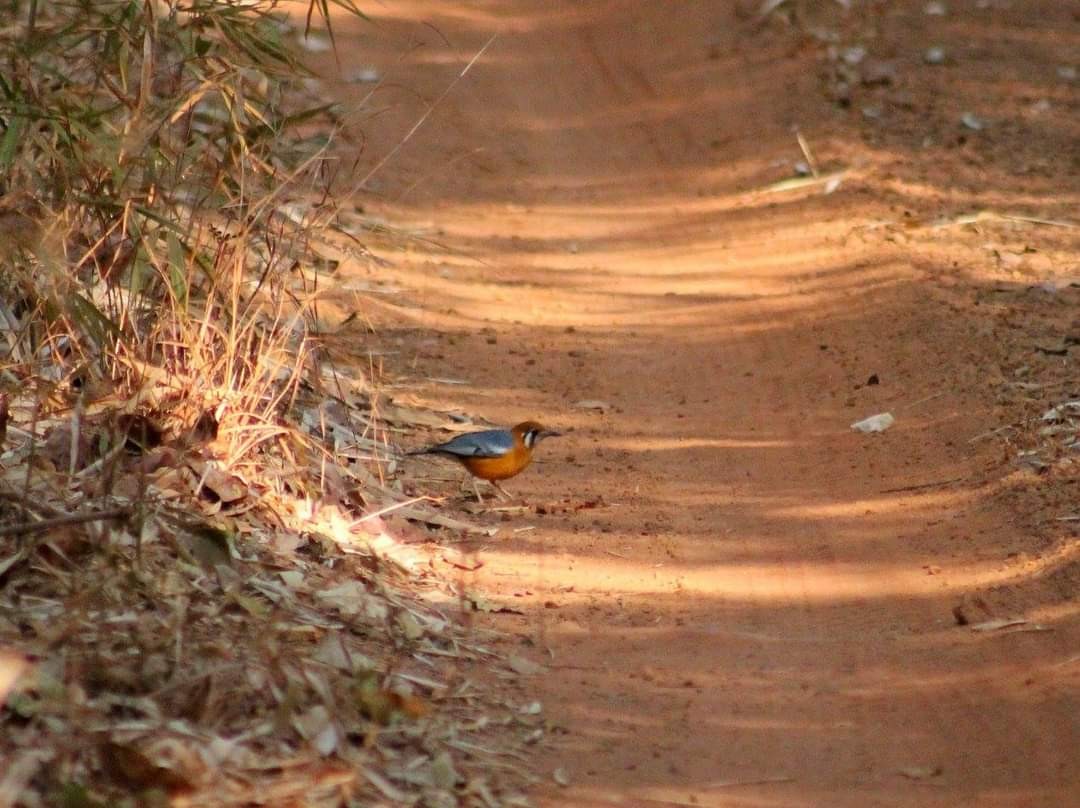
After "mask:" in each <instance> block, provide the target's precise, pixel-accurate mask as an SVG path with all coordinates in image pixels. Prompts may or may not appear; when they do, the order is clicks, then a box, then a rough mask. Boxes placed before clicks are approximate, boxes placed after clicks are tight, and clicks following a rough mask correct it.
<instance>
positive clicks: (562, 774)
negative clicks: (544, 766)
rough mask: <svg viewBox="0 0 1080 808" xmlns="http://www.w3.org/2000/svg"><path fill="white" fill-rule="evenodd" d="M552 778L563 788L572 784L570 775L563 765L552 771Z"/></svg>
mask: <svg viewBox="0 0 1080 808" xmlns="http://www.w3.org/2000/svg"><path fill="white" fill-rule="evenodd" d="M551 779H552V780H554V781H555V782H556V783H558V784H559V785H560V786H562V787H563V788H566V787H567V786H568V785H570V775H569V774H568V773H567V771H566V769H564V768H563V767H562V766H560V767H559V768H557V769H556V770H555V771H553V772H552V773H551Z"/></svg>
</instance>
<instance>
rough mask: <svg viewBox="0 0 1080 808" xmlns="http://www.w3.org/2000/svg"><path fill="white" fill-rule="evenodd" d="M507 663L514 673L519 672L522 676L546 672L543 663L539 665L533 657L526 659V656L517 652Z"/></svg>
mask: <svg viewBox="0 0 1080 808" xmlns="http://www.w3.org/2000/svg"><path fill="white" fill-rule="evenodd" d="M506 663H507V664H508V665H509V666H510V669H511V670H512V671H514V673H519V674H521V675H522V676H533V675H535V674H537V673H543V672H544V666H543V665H538V664H537V663H535V662H533V661H532V660H531V659H526V658H525V657H522V656H517V655H516V654H515V655H514V656H511V657H510V658H509V659H508V660H507V661H506Z"/></svg>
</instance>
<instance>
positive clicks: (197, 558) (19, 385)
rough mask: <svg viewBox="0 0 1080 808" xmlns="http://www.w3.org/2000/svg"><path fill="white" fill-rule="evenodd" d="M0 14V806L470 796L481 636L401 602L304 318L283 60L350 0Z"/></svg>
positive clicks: (380, 451)
mask: <svg viewBox="0 0 1080 808" xmlns="http://www.w3.org/2000/svg"><path fill="white" fill-rule="evenodd" d="M0 5H2V7H3V14H2V19H3V21H4V22H3V25H2V27H0V60H2V65H3V66H2V68H0V261H2V267H0V804H3V805H16V806H38V805H65V806H72V807H73V808H74V807H77V806H96V805H122V804H131V805H134V804H140V805H144V804H145V805H151V804H152V805H159V804H168V803H169V802H171V801H175V800H177V799H183V800H186V801H187V802H188V804H193V805H211V804H213V805H227V804H240V803H243V804H252V803H259V804H286V803H292V802H296V803H297V804H299V803H301V802H302V803H303V804H306V805H317V804H327V805H338V804H365V805H369V804H372V803H373V800H375V801H377V800H382V801H388V802H410V803H415V802H417V801H418V800H421V799H422V800H424V801H425V804H429V805H456V804H459V803H461V804H494V803H495V802H496V801H497V796H496V791H497V788H496V786H495V785H494V784H493V782H492V781H491V780H490V778H486V777H485V776H482V775H479V774H477V775H470V774H469V772H470V767H473V768H476V769H477V770H479V769H480V768H484V769H486V770H488V771H491V770H493V769H494V766H493V765H492V764H491V763H490V762H488V763H485V764H484V766H482V767H481V766H480V764H479V763H478V762H477V761H485V760H486V759H487V757H486V756H488V750H487V749H486V747H485V746H484V739H483V736H484V733H485V732H486V731H489V726H493V725H494V724H495V723H496V722H493V721H490V720H489V718H487V717H483V718H481V717H478V716H477V715H474V713H475V712H476V711H477V709H478V708H477V707H476V705H477V704H478V703H479V702H480V701H482V700H480V699H479V698H478V692H477V686H476V685H475V684H474V683H473V682H472V681H471V679H470V678H469V674H468V667H467V662H468V661H469V660H473V659H477V658H485V657H486V656H487V652H486V651H485V649H484V648H482V647H480V646H479V645H476V644H475V643H476V640H475V638H472V639H470V638H466V637H465V636H464V635H463V634H462V633H461V630H460V629H459V628H458V627H456V626H455V624H454V623H453V622H452V621H450V620H449V619H447V618H446V617H445V616H442V615H440V614H438V613H436V611H434V610H433V609H432V608H431V607H429V606H421V605H419V601H418V600H416V598H415V597H414V596H413V595H411V594H409V593H410V592H415V590H416V588H417V586H418V579H417V576H416V575H415V572H414V571H413V570H412V569H411V566H410V560H409V559H408V558H406V557H403V556H402V557H391V555H392V554H391V552H390V550H389V549H388V548H392V547H393V546H394V543H393V542H392V540H390V538H389V537H388V536H386V534H385V533H384V531H383V527H382V523H381V521H380V518H379V514H380V512H381V511H382V510H385V509H386V508H387V507H391V508H392V507H394V506H395V505H400V504H401V503H402V501H403V499H404V497H403V496H402V495H401V494H400V493H398V492H397V491H395V490H394V489H392V487H390V486H388V485H387V484H386V482H385V479H384V476H383V471H384V470H385V467H386V464H387V462H388V459H389V457H390V454H389V452H388V449H387V442H386V438H385V431H384V430H383V428H382V427H381V426H380V422H379V420H378V419H377V418H376V410H377V398H378V393H377V387H376V385H375V384H374V380H373V379H371V378H368V377H367V376H366V375H363V374H358V373H357V372H356V371H355V370H350V369H345V368H340V367H337V366H335V364H334V363H333V362H332V361H331V360H330V357H329V355H328V353H327V352H326V351H325V350H324V347H323V346H322V345H321V343H320V334H319V333H318V331H317V328H316V325H317V323H318V316H317V315H318V309H317V299H318V291H319V284H320V281H321V279H322V278H324V276H325V274H326V273H328V272H329V271H331V270H332V268H333V266H332V261H331V260H330V259H328V258H327V257H326V255H327V250H326V249H325V245H323V246H322V247H320V246H319V244H318V241H319V239H320V235H319V232H320V230H321V229H322V228H323V227H325V226H326V225H327V224H329V223H330V222H331V221H332V219H333V217H334V214H335V211H336V203H335V201H334V200H333V199H332V197H331V195H330V193H329V191H328V190H327V189H328V188H329V187H330V186H331V183H332V180H333V178H334V177H333V167H334V166H335V165H336V163H334V162H333V161H332V160H330V159H329V151H328V147H329V146H330V145H331V143H332V141H333V137H332V135H328V134H327V133H328V132H330V133H332V132H334V127H335V122H336V120H337V117H336V116H337V110H336V109H335V108H334V107H333V105H331V104H328V103H326V102H324V101H322V100H320V98H319V97H318V95H317V92H315V91H314V90H313V89H312V87H313V86H314V85H313V84H312V83H311V82H309V81H308V80H307V74H306V72H305V70H304V69H303V67H302V65H301V63H300V62H299V61H298V59H297V57H296V56H295V53H296V50H295V46H296V44H297V42H298V40H299V39H300V38H301V37H302V36H304V34H305V28H306V27H321V28H322V30H323V31H325V32H326V33H327V34H328V35H329V40H330V41H331V42H333V28H332V21H333V20H334V19H339V18H340V16H338V17H335V15H342V14H352V15H357V16H362V13H361V11H360V9H359V8H357V7H356V6H355V5H353V3H352V2H351V0H311V2H310V4H309V5H308V7H307V9H306V12H307V13H306V20H305V19H304V18H303V15H295V16H294V17H293V18H291V20H290V19H287V18H286V17H285V16H284V15H282V14H281V13H280V11H281V7H280V6H279V4H278V3H277V2H272V0H247V1H246V2H242V1H240V0H191V1H190V2H184V3H175V2H166V0H100V1H96V2H77V1H76V0H72V1H71V2H50V3H41V2H35V1H34V0H31V2H25V1H24V0H3V3H2V4H0ZM357 249H359V246H357ZM407 504H410V505H414V504H413V503H407ZM380 548H381V549H380ZM383 550H386V552H383ZM448 665H452V666H453V667H452V668H448V667H447V666H448ZM507 720H509V719H507ZM504 723H505V722H504ZM491 754H494V753H493V752H492V753H491ZM503 797H504V801H505V800H506V799H509V801H511V802H512V801H513V798H512V795H511V796H510V797H509V798H507V797H506V795H503Z"/></svg>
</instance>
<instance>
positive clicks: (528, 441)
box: [524, 429, 536, 449]
mask: <svg viewBox="0 0 1080 808" xmlns="http://www.w3.org/2000/svg"><path fill="white" fill-rule="evenodd" d="M524 441H525V446H526V448H528V449H531V448H532V447H533V444H534V443H536V430H535V429H530V430H529V431H528V432H526V433H525V438H524Z"/></svg>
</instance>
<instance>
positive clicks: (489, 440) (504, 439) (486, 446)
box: [434, 429, 514, 457]
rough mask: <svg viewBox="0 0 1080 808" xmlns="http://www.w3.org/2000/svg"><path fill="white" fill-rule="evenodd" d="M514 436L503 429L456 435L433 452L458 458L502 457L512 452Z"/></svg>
mask: <svg viewBox="0 0 1080 808" xmlns="http://www.w3.org/2000/svg"><path fill="white" fill-rule="evenodd" d="M513 449H514V436H513V434H512V433H511V432H508V431H507V430H505V429H488V430H485V431H484V432H470V433H468V434H465V435H458V436H457V437H456V438H454V439H453V440H450V441H447V442H446V443H442V444H440V445H438V446H436V447H435V449H434V451H436V452H443V453H445V454H452V455H457V456H458V457H502V456H503V455H504V454H506V453H508V452H511V451H513Z"/></svg>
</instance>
